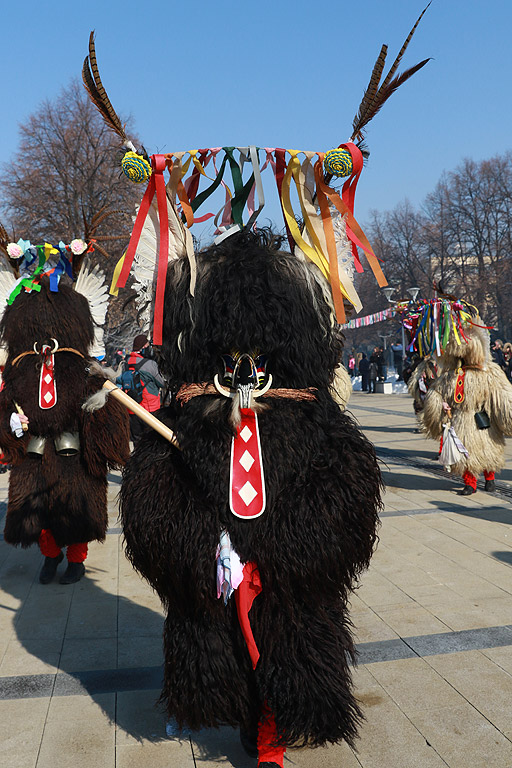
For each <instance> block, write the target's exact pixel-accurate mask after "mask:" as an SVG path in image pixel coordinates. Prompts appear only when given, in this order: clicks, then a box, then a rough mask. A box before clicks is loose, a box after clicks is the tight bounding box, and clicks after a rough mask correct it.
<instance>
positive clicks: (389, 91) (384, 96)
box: [359, 59, 430, 130]
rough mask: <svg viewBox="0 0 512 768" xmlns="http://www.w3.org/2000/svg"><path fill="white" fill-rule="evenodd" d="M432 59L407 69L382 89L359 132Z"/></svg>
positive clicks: (424, 60)
mask: <svg viewBox="0 0 512 768" xmlns="http://www.w3.org/2000/svg"><path fill="white" fill-rule="evenodd" d="M429 61H430V59H423V61H420V62H419V64H415V65H414V67H410V68H409V69H406V70H405V72H402V74H400V75H397V76H396V77H395V78H393V80H391V82H390V83H388V85H387V86H386V88H385V89H382V88H380V89H379V92H378V93H377V97H376V99H375V101H374V103H373V105H372V107H371V111H370V113H369V114H368V116H367V118H365V120H364V121H363V124H362V126H361V128H360V129H359V130H361V129H362V128H364V127H365V126H366V125H367V124H368V123H369V122H370V120H372V119H373V118H374V117H375V115H376V114H377V112H378V111H379V110H380V109H381V107H383V106H384V104H385V103H386V101H387V100H388V99H389V97H390V96H392V95H393V93H394V92H395V91H396V90H397V89H398V88H400V86H401V85H403V84H404V83H405V82H406V81H407V80H409V78H410V77H412V76H413V75H414V74H415V73H416V72H418V70H420V69H421V68H422V67H424V66H425V64H427V62H429Z"/></svg>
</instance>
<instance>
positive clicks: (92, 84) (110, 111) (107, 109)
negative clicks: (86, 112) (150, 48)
mask: <svg viewBox="0 0 512 768" xmlns="http://www.w3.org/2000/svg"><path fill="white" fill-rule="evenodd" d="M82 80H83V83H84V86H85V90H86V91H87V93H88V94H89V97H90V99H91V101H92V102H93V104H94V105H95V106H96V108H97V109H98V111H99V113H100V114H101V116H102V118H103V120H104V121H105V123H106V124H107V126H108V127H109V128H110V129H111V130H112V131H114V133H116V134H117V135H118V136H119V138H121V139H122V140H123V144H125V145H127V146H129V145H131V142H129V140H128V137H127V136H126V134H125V132H124V127H123V124H122V123H121V120H120V119H119V116H118V115H117V112H116V111H115V109H114V107H113V106H112V104H111V102H110V99H109V97H108V96H107V92H106V90H105V88H104V87H103V83H102V82H101V77H100V72H99V69H98V63H97V61H96V49H95V46H94V30H93V31H92V32H91V34H90V35H89V55H88V56H86V57H85V59H84V65H83V67H82ZM131 146H133V145H131ZM134 149H135V148H134Z"/></svg>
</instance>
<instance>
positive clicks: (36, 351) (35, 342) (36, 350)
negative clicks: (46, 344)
mask: <svg viewBox="0 0 512 768" xmlns="http://www.w3.org/2000/svg"><path fill="white" fill-rule="evenodd" d="M34 352H35V353H36V355H38V354H39V350H38V348H37V341H34Z"/></svg>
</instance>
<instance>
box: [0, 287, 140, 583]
mask: <svg viewBox="0 0 512 768" xmlns="http://www.w3.org/2000/svg"><path fill="white" fill-rule="evenodd" d="M40 285H41V291H40V292H36V290H32V291H31V292H30V293H28V292H25V291H24V290H22V291H21V292H20V293H19V295H18V296H17V297H16V298H15V299H14V302H13V303H12V304H11V305H10V306H7V307H6V309H5V312H4V314H3V318H2V321H1V323H0V338H1V343H2V345H3V346H5V347H7V352H8V355H7V362H6V366H5V370H4V373H3V381H4V386H3V389H2V391H1V392H0V445H1V446H2V448H3V450H4V451H5V453H6V456H7V458H8V460H9V462H10V463H11V464H12V470H11V474H10V480H9V500H8V506H7V517H6V523H5V531H4V538H5V541H7V542H8V543H9V544H14V545H21V546H22V547H29V546H30V545H31V544H34V543H35V542H39V544H40V547H41V551H42V553H43V554H44V555H45V556H46V557H45V563H44V565H43V569H42V571H41V574H40V581H41V583H44V584H45V583H48V582H49V581H51V580H52V579H53V577H54V576H55V573H56V569H57V566H58V563H59V562H60V561H61V560H62V559H63V555H62V553H61V552H60V549H61V547H64V546H67V547H68V550H67V556H68V566H67V570H66V572H65V573H64V574H63V576H62V577H61V580H60V581H61V583H62V584H71V583H73V582H75V581H78V580H79V579H80V578H81V576H82V575H83V573H84V572H85V568H84V565H83V561H84V560H85V557H86V555H87V542H89V541H92V540H98V541H103V540H104V538H105V534H106V531H107V525H108V517H107V468H108V467H120V466H121V465H123V464H124V462H125V461H126V459H127V457H128V453H129V442H128V440H129V437H128V416H127V413H126V411H125V409H124V407H123V406H122V405H120V404H119V403H117V402H116V401H115V400H112V399H111V398H108V399H107V401H106V403H105V405H104V406H103V407H101V408H98V409H96V410H94V411H92V412H91V411H86V410H84V409H83V408H82V405H83V404H84V403H85V401H86V400H87V399H88V398H89V396H90V395H92V394H93V393H95V392H97V391H98V390H100V389H101V387H102V384H103V381H104V379H102V378H101V376H97V375H89V373H88V365H89V362H90V360H89V358H88V354H89V349H90V347H91V345H92V343H93V339H94V324H93V318H92V316H91V311H90V308H89V303H88V301H87V298H86V297H85V296H84V295H81V294H80V293H78V292H77V291H75V290H74V289H73V288H72V287H71V285H65V283H64V281H61V282H60V284H59V287H58V291H56V292H53V291H51V290H50V283H49V278H48V277H46V276H44V277H43V278H42V279H41V281H40ZM55 341H57V343H58V349H57V350H56V352H55V354H54V370H53V375H54V381H55V387H56V392H57V399H56V402H55V404H54V406H53V407H51V408H48V409H42V408H41V406H40V400H39V387H40V376H41V365H42V359H43V358H42V355H41V354H37V353H35V352H34V350H35V349H37V350H38V352H39V353H40V352H41V351H42V350H43V349H44V345H47V346H48V347H50V348H51V349H53V348H54V347H55ZM34 344H36V346H34ZM16 406H19V407H20V408H21V411H22V412H23V414H24V415H25V417H26V419H28V431H26V432H25V433H24V434H23V436H22V437H20V438H19V437H16V436H15V435H14V434H13V432H12V431H11V423H10V422H11V415H12V413H13V411H15V408H16ZM24 421H25V419H24ZM63 433H71V434H72V433H75V434H77V435H78V439H79V446H77V452H76V453H75V454H74V455H61V454H59V453H58V452H57V449H56V444H55V441H57V443H58V440H59V437H60V436H62V435H63ZM35 437H43V438H45V441H44V445H42V447H41V443H40V445H39V448H40V450H41V454H40V455H38V454H36V453H32V447H33V445H34V443H33V442H32V443H31V440H32V439H33V438H35ZM29 446H30V447H29ZM27 448H29V452H28V453H27Z"/></svg>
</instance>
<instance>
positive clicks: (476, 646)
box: [0, 625, 512, 700]
mask: <svg viewBox="0 0 512 768" xmlns="http://www.w3.org/2000/svg"><path fill="white" fill-rule="evenodd" d="M504 646H512V625H504V626H496V627H480V628H477V629H466V630H461V631H458V632H441V633H436V634H431V635H416V636H412V637H403V638H401V637H397V638H396V639H394V640H379V641H375V642H369V643H359V644H358V645H357V652H358V662H359V664H375V663H377V662H382V661H400V660H401V659H411V658H423V657H425V656H438V655H444V654H449V653H460V652H461V651H475V650H484V649H486V648H500V647H504ZM162 682H163V667H162V666H152V667H126V668H120V669H105V670H89V671H82V672H75V673H67V672H66V673H64V672H56V673H54V674H39V675H14V676H9V677H0V700H7V699H20V698H41V697H49V696H78V695H87V696H94V695H98V694H102V693H121V692H126V691H148V690H155V691H159V690H160V689H161V687H162Z"/></svg>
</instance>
